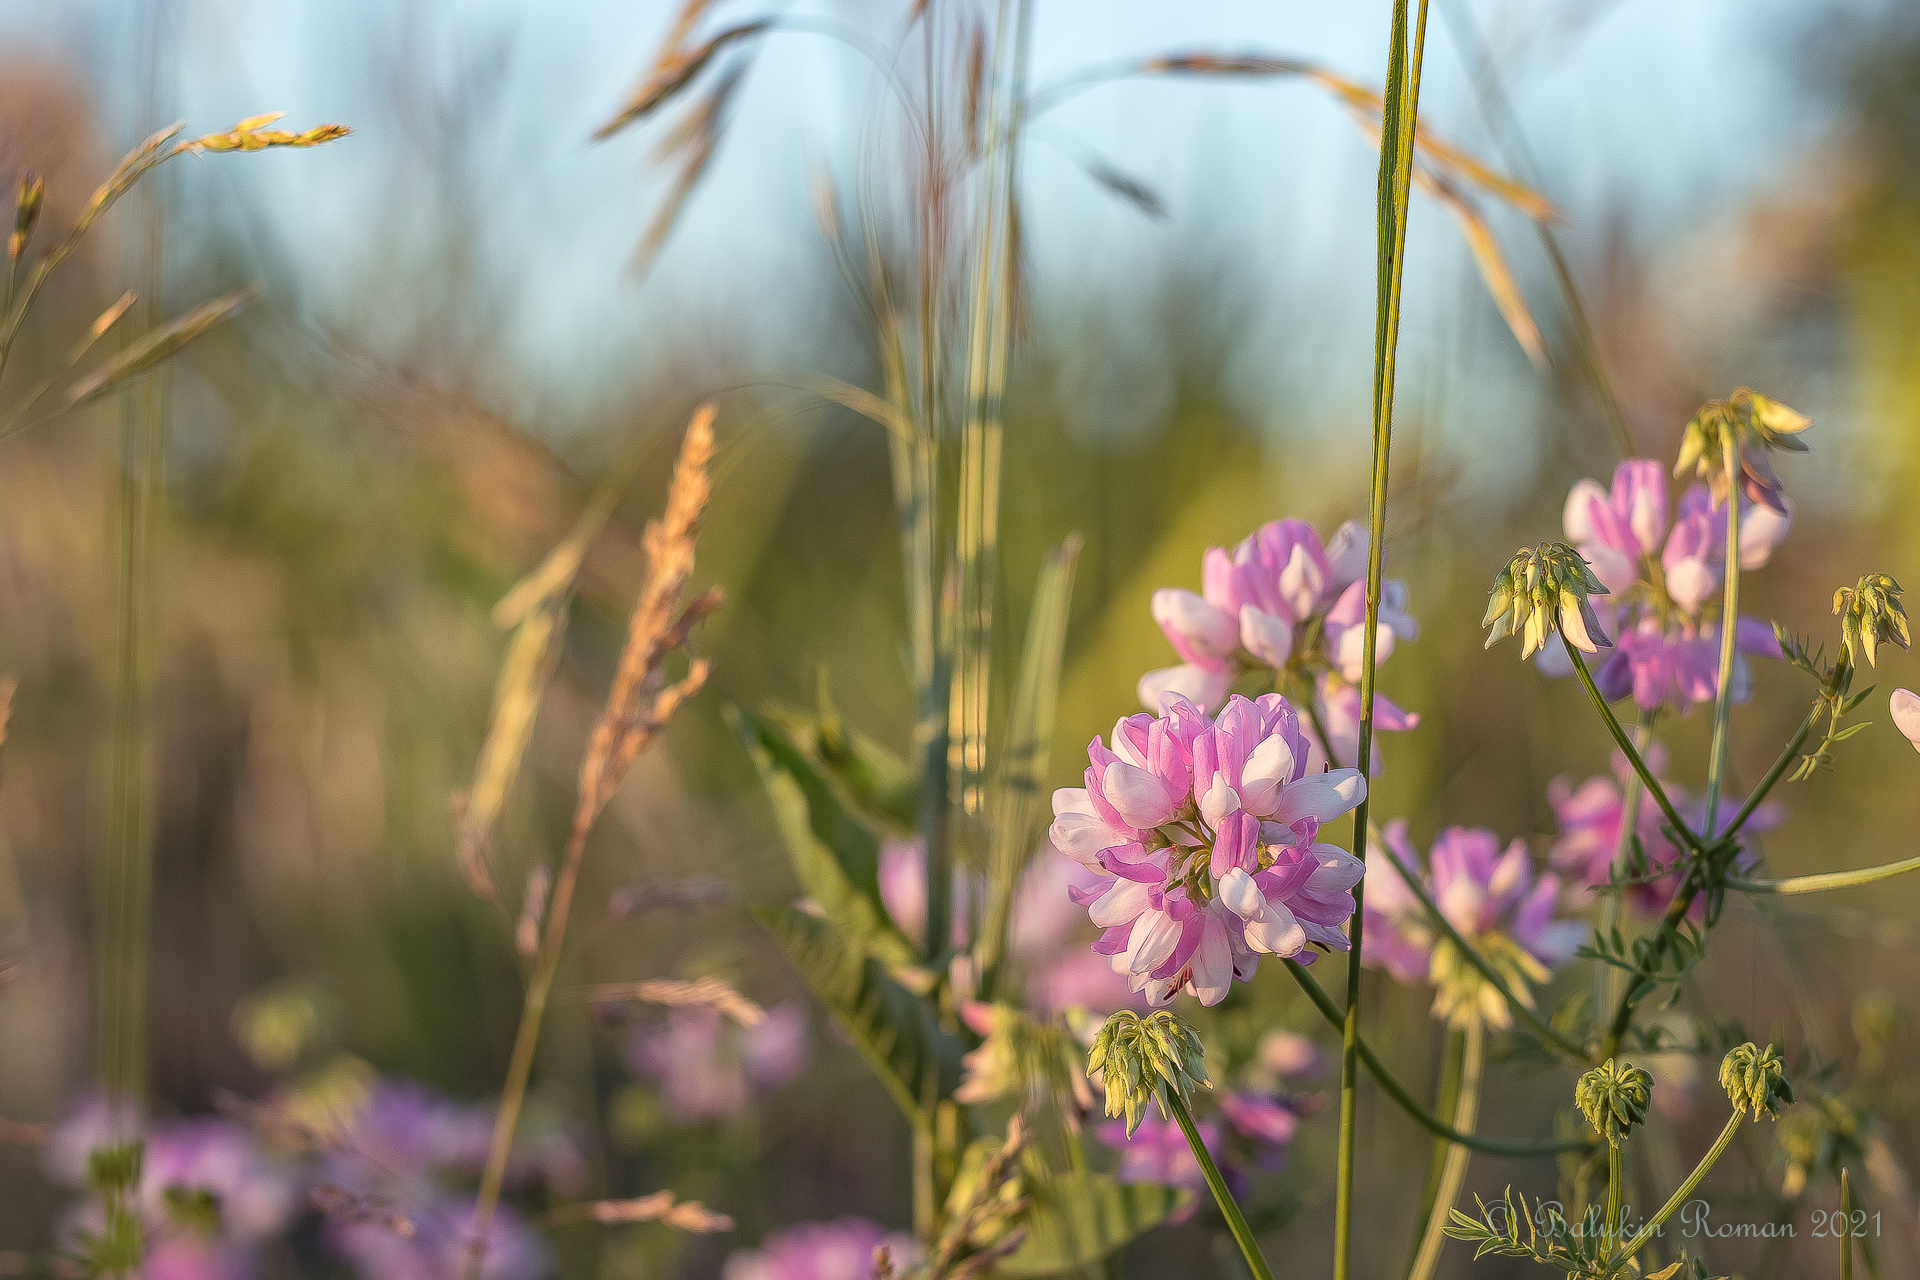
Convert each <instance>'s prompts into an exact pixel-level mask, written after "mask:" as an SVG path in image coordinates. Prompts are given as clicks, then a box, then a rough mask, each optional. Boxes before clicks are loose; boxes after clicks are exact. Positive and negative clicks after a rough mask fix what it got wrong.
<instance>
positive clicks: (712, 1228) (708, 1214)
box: [588, 1191, 733, 1235]
mask: <svg viewBox="0 0 1920 1280" xmlns="http://www.w3.org/2000/svg"><path fill="white" fill-rule="evenodd" d="M588 1216H589V1217H591V1218H592V1219H593V1220H594V1221H595V1222H601V1223H606V1224H608V1225H613V1224H617V1223H627V1222H663V1223H665V1224H666V1225H667V1226H670V1227H678V1228H679V1229H680V1230H682V1231H687V1232H692V1233H693V1234H695V1235H713V1234H714V1233H716V1232H720V1231H731V1230H733V1219H732V1218H729V1217H728V1216H727V1215H726V1214H724V1213H716V1212H715V1211H714V1210H712V1209H709V1208H707V1206H705V1205H704V1204H701V1203H700V1202H699V1201H698V1200H681V1201H678V1202H676V1201H675V1200H674V1198H673V1192H671V1191H656V1192H654V1193H653V1194H652V1195H645V1196H640V1197H638V1198H636V1199H633V1200H596V1201H594V1202H593V1203H592V1204H591V1205H589V1206H588Z"/></svg>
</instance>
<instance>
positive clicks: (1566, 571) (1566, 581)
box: [1480, 542, 1613, 658]
mask: <svg viewBox="0 0 1920 1280" xmlns="http://www.w3.org/2000/svg"><path fill="white" fill-rule="evenodd" d="M1606 594H1607V588H1606V586H1605V585H1604V584H1602V583H1601V581H1600V579H1599V578H1597V577H1595V576H1594V572H1593V570H1592V569H1591V568H1589V567H1588V566H1587V562H1586V560H1585V559H1583V558H1582V557H1581V556H1580V553H1579V552H1577V551H1575V550H1574V549H1573V548H1572V547H1569V546H1567V545H1566V544H1565V543H1561V542H1543V543H1541V544H1540V545H1539V546H1537V547H1522V548H1521V549H1520V550H1519V551H1516V552H1515V553H1514V555H1513V559H1511V560H1509V561H1508V562H1507V567H1506V568H1504V569H1502V570H1501V571H1500V574H1499V576H1498V577H1496V578H1495V579H1494V580H1493V590H1492V591H1491V592H1489V593H1488V598H1487V612H1486V616H1485V617H1484V618H1483V619H1482V620H1481V623H1480V625H1481V626H1483V627H1489V626H1490V627H1492V628H1493V631H1492V633H1491V634H1489V635H1488V636H1487V644H1486V647H1487V648H1489V649H1491V648H1492V647H1493V645H1494V642H1495V641H1498V640H1503V639H1505V638H1506V637H1508V636H1510V635H1517V636H1519V637H1520V656H1521V657H1522V658H1530V657H1532V656H1533V654H1534V653H1535V651H1536V650H1538V649H1539V648H1540V647H1541V646H1543V645H1545V644H1546V642H1547V637H1548V636H1549V635H1550V634H1552V632H1553V631H1554V630H1555V628H1558V629H1559V631H1560V634H1561V635H1562V636H1563V637H1565V639H1566V641H1567V643H1568V644H1570V645H1573V646H1574V647H1575V648H1578V649H1581V650H1584V651H1585V652H1587V653H1594V652H1597V651H1598V650H1600V649H1604V648H1611V647H1612V646H1613V641H1612V640H1610V639H1608V638H1607V633H1606V631H1605V629H1604V628H1603V627H1601V625H1600V616H1599V615H1598V614H1596V613H1595V612H1594V611H1593V605H1592V604H1590V603H1589V602H1588V600H1587V597H1588V596H1589V595H1606Z"/></svg>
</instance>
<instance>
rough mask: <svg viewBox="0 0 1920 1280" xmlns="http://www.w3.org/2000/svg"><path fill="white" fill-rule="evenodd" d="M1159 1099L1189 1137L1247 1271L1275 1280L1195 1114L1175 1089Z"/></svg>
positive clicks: (1258, 1277) (1163, 1092) (1165, 1091)
mask: <svg viewBox="0 0 1920 1280" xmlns="http://www.w3.org/2000/svg"><path fill="white" fill-rule="evenodd" d="M1160 1097H1161V1100H1162V1101H1164V1102H1165V1103H1166V1104H1167V1110H1169V1111H1171V1112H1173V1118H1174V1119H1175V1120H1178V1121H1179V1122H1180V1132H1182V1133H1184V1134H1186V1135H1187V1145H1188V1146H1190V1147H1192V1148H1193V1158H1194V1159H1195V1160H1198V1161H1199V1162H1200V1172H1201V1173H1203V1174H1205V1175H1206V1177H1207V1188H1208V1189H1209V1190H1210V1191H1212V1192H1213V1199H1214V1203H1216V1204H1218V1205H1219V1206H1220V1214H1221V1216H1222V1217H1224V1218H1225V1219H1226V1220H1227V1229H1228V1230H1229V1231H1231V1232H1233V1240H1234V1243H1235V1244H1237V1245H1239V1246H1240V1253H1241V1256H1242V1257H1244V1258H1245V1259H1246V1260H1247V1270H1249V1271H1251V1272H1252V1273H1253V1275H1254V1280H1273V1273H1272V1272H1271V1271H1269V1270H1267V1260H1266V1259H1265V1258H1263V1257H1262V1256H1260V1245H1259V1242H1258V1241H1256V1240H1255V1239H1254V1238H1253V1228H1252V1227H1249V1226H1248V1225H1247V1220H1246V1217H1245V1216H1244V1215H1243V1214H1242V1213H1241V1212H1240V1206H1239V1205H1237V1204H1235V1203H1234V1200H1233V1193H1232V1192H1231V1191H1228V1190H1227V1183H1226V1180H1225V1179H1224V1178H1222V1177H1221V1176H1220V1170H1219V1168H1218V1166H1216V1165H1215V1164H1214V1163H1213V1157H1212V1156H1211V1155H1209V1154H1208V1153H1207V1144H1206V1143H1204V1142H1202V1141H1200V1131H1199V1130H1198V1129H1196V1128H1194V1127H1193V1113H1192V1112H1190V1111H1188V1110H1187V1103H1186V1099H1184V1098H1182V1097H1181V1096H1180V1094H1179V1093H1178V1092H1177V1091H1175V1090H1173V1089H1162V1090H1161V1091H1160Z"/></svg>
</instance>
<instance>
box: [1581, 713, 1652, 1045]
mask: <svg viewBox="0 0 1920 1280" xmlns="http://www.w3.org/2000/svg"><path fill="white" fill-rule="evenodd" d="M1654 714H1655V713H1654V712H1651V711H1643V712H1641V713H1640V723H1639V725H1637V726H1636V727H1635V728H1634V731H1633V745H1634V746H1635V747H1637V748H1638V749H1639V750H1640V752H1641V754H1642V755H1644V754H1645V753H1646V750H1647V747H1648V745H1649V744H1650V743H1651V742H1652V741H1653V719H1654ZM1641 794H1642V793H1641V787H1640V775H1639V774H1637V773H1635V774H1629V775H1628V776H1627V780H1626V782H1625V783H1624V784H1623V785H1622V787H1621V796H1620V831H1619V834H1617V835H1616V836H1615V837H1614V840H1613V857H1611V858H1610V859H1608V861H1607V866H1608V868H1609V869H1611V870H1615V871H1617V870H1619V869H1620V868H1621V867H1622V866H1624V865H1625V863H1626V860H1627V851H1628V850H1629V849H1631V848H1632V847H1633V836H1634V832H1635V831H1636V830H1637V829H1638V827H1639V825H1640V797H1641ZM1619 923H1620V895H1619V894H1615V893H1609V894H1605V895H1603V896H1602V898H1601V900H1600V936H1601V937H1603V938H1604V937H1606V936H1608V935H1609V934H1611V933H1612V932H1613V929H1614V926H1616V925H1618V924H1619ZM1613 989H1614V972H1613V966H1612V965H1610V964H1607V963H1606V962H1604V961H1601V960H1595V961H1594V962H1593V1012H1592V1014H1591V1016H1592V1017H1596V1018H1597V1017H1599V1016H1600V1011H1601V1010H1602V1009H1605V1008H1607V1007H1608V1006H1610V1005H1611V1004H1612V1003H1613Z"/></svg>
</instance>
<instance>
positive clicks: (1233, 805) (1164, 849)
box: [1050, 694, 1366, 1005]
mask: <svg viewBox="0 0 1920 1280" xmlns="http://www.w3.org/2000/svg"><path fill="white" fill-rule="evenodd" d="M1111 742H1112V746H1111V748H1109V747H1108V746H1107V745H1106V744H1104V743H1102V742H1101V741H1100V739H1098V738H1095V739H1094V740H1093V742H1092V743H1090V744H1089V745H1088V748H1087V755H1088V760H1089V764H1088V767H1087V770H1086V778H1085V781H1086V786H1085V787H1063V788H1061V789H1060V790H1058V791H1056V792H1054V795H1053V811H1054V814H1055V818H1054V823H1053V827H1052V829H1051V832H1050V834H1051V837H1052V839H1053V843H1054V845H1055V847H1056V848H1058V849H1059V850H1060V851H1061V852H1063V853H1065V854H1067V855H1068V856H1069V857H1071V858H1073V859H1075V860H1076V861H1078V862H1079V863H1081V865H1083V866H1085V867H1087V868H1088V869H1089V870H1092V871H1095V872H1097V873H1098V877H1097V879H1096V880H1095V881H1094V883H1093V884H1091V885H1090V886H1087V887H1083V888H1073V889H1070V890H1069V896H1070V897H1071V898H1072V900H1073V901H1074V902H1076V903H1079V904H1081V905H1083V906H1085V907H1086V908H1087V910H1088V915H1089V916H1090V917H1091V919H1092V920H1093V923H1094V924H1096V925H1098V926H1099V927H1100V928H1101V929H1102V930H1103V931H1104V932H1103V933H1102V934H1101V938H1100V941H1098V942H1096V943H1095V944H1094V948H1093V949H1094V950H1095V951H1097V952H1099V953H1100V954H1102V955H1106V956H1111V957H1112V964H1113V967H1114V969H1115V971H1116V972H1120V973H1125V974H1126V975H1128V982H1129V985H1130V986H1131V987H1132V989H1133V990H1136V991H1142V992H1144V993H1145V994H1146V996H1147V1000H1148V1002H1149V1003H1151V1004H1154V1005H1164V1004H1166V1003H1168V1002H1169V1001H1171V1000H1172V999H1173V997H1174V995H1175V993H1177V992H1178V991H1180V990H1182V989H1185V990H1186V991H1188V992H1189V993H1190V994H1192V995H1195V996H1197V997H1199V999H1200V1000H1201V1002H1202V1003H1204V1004H1217V1003H1218V1002H1219V1001H1220V1000H1221V999H1223V998H1224V997H1225V996H1226V993H1227V990H1228V988H1229V987H1230V986H1231V985H1232V983H1233V980H1234V979H1235V978H1240V979H1242V980H1246V979H1250V978H1251V977H1252V976H1253V973H1254V970H1255V968H1256V967H1257V965H1258V963H1259V953H1262V952H1266V953H1271V954H1275V955H1284V956H1296V955H1302V954H1304V953H1306V948H1307V946H1308V944H1309V943H1312V944H1317V945H1319V946H1321V947H1324V948H1327V949H1331V950H1344V949H1346V946H1347V940H1346V934H1345V933H1344V932H1343V931H1342V928H1341V926H1342V925H1344V924H1345V922H1346V919H1347V917H1348V916H1350V915H1352V914H1353V896H1352V889H1353V886H1354V884H1356V883H1357V882H1358V880H1359V877H1360V871H1361V868H1360V863H1359V862H1358V861H1357V860H1356V859H1355V858H1354V857H1353V856H1352V855H1350V854H1348V853H1347V852H1346V851H1345V850H1343V849H1340V848H1338V847H1336V846H1334V845H1330V844H1321V843H1317V842H1316V839H1315V837H1316V836H1317V834H1318V832H1319V828H1320V824H1321V823H1324V822H1329V821H1332V820H1333V819H1334V818H1336V817H1338V816H1339V815H1341V814H1343V813H1346V812H1348V811H1349V810H1351V809H1352V808H1353V807H1354V806H1355V805H1357V804H1359V802H1360V799H1361V797H1362V796H1364V795H1365V794H1366V780H1365V779H1364V778H1363V777H1361V775H1360V773H1359V771H1358V770H1355V769H1338V770H1333V771H1331V772H1328V773H1321V774H1309V773H1308V772H1307V754H1308V753H1307V744H1306V739H1305V738H1304V737H1303V736H1302V734H1301V732H1300V724H1299V717H1298V716H1297V715H1296V714H1295V713H1294V710H1293V707H1292V705H1291V704H1289V703H1288V702H1287V700H1286V699H1285V698H1282V697H1280V696H1279V695H1278V694H1267V695H1265V696H1263V697H1261V698H1260V699H1259V700H1258V701H1257V702H1249V701H1248V700H1247V699H1245V698H1241V697H1238V696H1235V697H1233V698H1231V699H1229V700H1228V702H1227V705H1226V707H1225V708H1224V709H1222V711H1221V712H1220V715H1219V716H1218V717H1217V718H1215V719H1213V720H1209V719H1208V718H1207V716H1206V715H1205V714H1204V713H1203V712H1201V711H1200V710H1199V709H1198V708H1197V707H1195V706H1194V705H1193V704H1192V703H1190V702H1188V701H1187V700H1186V699H1185V698H1182V697H1180V696H1178V695H1177V694H1168V695H1166V697H1165V698H1164V699H1163V700H1162V703H1161V714H1160V715H1158V716H1149V715H1144V714H1142V715H1133V716H1128V717H1125V718H1124V719H1122V720H1121V721H1120V722H1119V723H1117V724H1116V725H1115V726H1114V729H1113V734H1112V737H1111ZM1197 877H1204V878H1205V883H1206V884H1207V886H1208V890H1209V891H1208V892H1207V893H1206V894H1204V895H1202V896H1201V897H1199V898H1196V897H1195V896H1194V895H1193V892H1192V889H1191V887H1190V886H1191V885H1193V884H1195V883H1199V882H1200V881H1199V880H1197V879H1196V878H1197Z"/></svg>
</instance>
